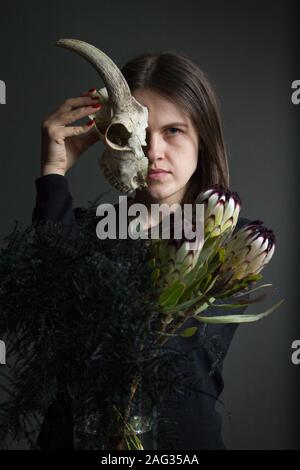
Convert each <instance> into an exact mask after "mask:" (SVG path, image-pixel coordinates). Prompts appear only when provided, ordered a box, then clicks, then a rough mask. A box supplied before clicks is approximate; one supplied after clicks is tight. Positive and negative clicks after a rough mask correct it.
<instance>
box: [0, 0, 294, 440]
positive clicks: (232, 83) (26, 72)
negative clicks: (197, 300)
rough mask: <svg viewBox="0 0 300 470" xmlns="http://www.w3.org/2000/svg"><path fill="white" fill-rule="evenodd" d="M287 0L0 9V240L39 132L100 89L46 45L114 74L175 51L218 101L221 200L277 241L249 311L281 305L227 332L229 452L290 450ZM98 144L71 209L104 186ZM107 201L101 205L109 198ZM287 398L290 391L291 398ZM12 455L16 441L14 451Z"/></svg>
mask: <svg viewBox="0 0 300 470" xmlns="http://www.w3.org/2000/svg"><path fill="white" fill-rule="evenodd" d="M297 18H299V15H298V11H297V10H296V2H294V1H286V2H283V1H281V2H279V1H273V2H271V3H270V2H267V1H257V0H255V1H253V0H252V1H243V2H238V1H229V2H222V1H215V0H213V1H210V2H209V3H208V2H203V1H201V0H200V1H189V0H187V1H185V2H182V1H179V0H172V1H164V0H160V1H153V2H143V1H136V0H135V1H131V2H129V3H125V2H122V1H114V2H112V1H106V0H105V1H93V0H91V1H89V2H82V1H77V0H73V1H72V2H69V1H68V2H67V1H60V2H58V1H51V2H50V1H49V2H47V3H46V2H40V3H37V2H30V1H29V2H27V3H26V4H23V2H19V4H18V2H14V3H11V2H7V5H5V6H4V5H3V3H1V6H0V80H2V81H3V82H5V84H6V104H1V105H0V120H1V127H0V142H1V147H0V158H1V171H0V188H1V198H0V207H1V219H0V220H1V228H0V235H1V237H3V236H5V235H7V234H8V233H10V232H11V230H12V229H13V226H14V220H19V221H21V222H22V223H23V224H25V225H26V224H29V223H30V221H31V213H32V209H33V206H34V202H35V185H34V181H35V179H36V178H37V177H38V176H39V171H40V163H39V155H40V123H41V120H42V118H43V116H44V115H45V114H47V113H49V112H51V111H53V110H54V108H55V107H57V106H58V105H59V104H60V103H61V102H62V101H64V100H65V99H66V98H68V97H74V96H78V95H80V94H81V93H83V92H84V91H86V90H88V89H89V88H92V87H94V86H95V87H100V86H102V83H100V82H99V79H98V76H97V74H96V72H95V71H94V70H93V69H92V67H91V66H90V65H89V64H88V63H87V62H85V61H84V60H83V59H81V58H80V57H79V56H77V55H76V54H74V53H72V52H70V51H66V50H63V49H60V48H57V47H55V46H54V42H55V40H57V39H59V38H64V37H65V38H78V39H82V40H84V41H87V42H90V43H92V44H94V45H96V46H98V47H99V48H100V49H102V50H103V51H105V52H106V53H107V54H108V55H109V56H110V57H111V58H112V59H113V60H114V61H115V62H116V63H117V64H118V65H119V66H120V67H121V66H122V65H123V64H124V63H125V62H126V61H127V60H129V59H130V58H132V57H133V56H134V55H136V54H139V53H142V52H145V51H163V50H173V51H176V52H179V53H183V54H187V55H189V56H190V57H192V58H194V60H195V61H196V62H197V63H198V64H199V65H200V67H202V68H203V69H204V71H205V72H206V73H207V74H208V76H209V78H210V80H211V82H212V84H213V85H214V87H215V89H216V91H217V94H218V96H219V100H220V103H221V112H222V117H223V123H224V131H225V137H226V142H227V146H228V151H229V163H230V170H231V189H232V190H235V191H237V192H238V193H239V195H240V196H241V198H242V202H243V208H242V212H241V215H243V216H245V217H248V218H250V219H252V220H254V219H260V220H263V221H264V222H265V224H266V225H267V226H269V227H272V228H273V230H274V231H275V234H276V236H277V250H276V252H275V255H274V258H273V260H272V262H271V264H270V265H269V267H268V268H267V269H266V270H265V271H264V276H265V277H264V280H265V282H270V283H273V285H274V286H275V287H276V292H275V293H274V297H273V298H272V299H269V300H268V301H266V302H265V303H264V304H261V305H258V306H255V307H254V308H251V309H250V308H248V310H249V312H250V311H253V312H258V311H262V310H264V309H265V308H267V307H268V306H270V305H271V304H272V303H273V302H275V301H277V300H279V299H280V298H282V297H284V298H285V299H286V301H285V303H284V304H283V305H282V306H281V307H280V309H279V310H277V311H276V312H275V313H274V314H273V315H272V316H270V317H268V318H266V319H264V320H262V321H261V322H258V323H254V324H248V325H243V326H239V328H238V330H237V332H236V335H235V337H234V340H233V343H232V346H231V349H230V351H229V353H228V356H227V359H226V362H225V368H224V379H225V390H224V393H223V394H222V397H221V398H222V401H223V402H224V406H221V405H220V406H219V407H218V409H219V410H220V413H222V415H223V416H224V439H225V442H226V444H227V446H228V447H229V448H232V449H292V448H294V449H295V448H298V449H299V448H300V442H299V440H300V439H299V432H297V421H298V418H299V406H298V401H299V400H298V397H299V372H300V365H299V366H298V368H297V366H296V365H293V364H292V362H291V344H292V341H293V340H295V339H299V338H300V328H299V320H298V315H299V312H298V302H297V300H298V295H297V287H296V281H295V280H294V279H296V278H297V274H298V273H297V255H295V252H296V251H295V247H296V232H297V228H298V222H297V218H296V216H295V213H296V210H297V205H296V204H297V203H296V200H297V193H296V191H297V183H298V174H297V163H298V162H297V160H296V159H297V151H299V142H297V139H298V137H297V131H298V132H299V126H298V124H297V120H299V112H300V105H299V106H298V107H297V105H293V104H292V102H291V83H292V81H293V80H296V79H300V73H299V72H300V71H299V68H298V69H297V60H296V53H297V46H296V44H297V42H298V41H297V39H299V38H297V26H298V25H297ZM101 151H102V145H101V144H96V145H95V146H93V148H92V149H90V150H89V152H88V153H87V154H86V155H85V156H84V157H83V158H82V159H81V160H80V161H79V163H78V164H77V166H76V167H75V168H73V169H72V170H71V171H70V172H69V173H68V175H67V178H68V180H69V183H70V187H71V191H72V194H73V197H74V205H75V207H77V206H85V205H86V204H87V202H88V201H91V200H93V199H94V198H95V197H96V196H98V195H99V194H100V193H101V192H102V191H105V190H108V189H110V186H109V185H108V183H107V182H106V181H105V180H104V179H103V177H102V175H101V173H100V170H99V169H98V163H97V159H98V156H99V154H100V153H101ZM117 197H118V193H116V192H115V191H114V190H112V191H111V193H110V194H109V195H108V196H107V198H106V199H107V201H109V202H115V201H117ZM297 392H298V393H297ZM18 446H19V448H20V447H21V446H22V444H18Z"/></svg>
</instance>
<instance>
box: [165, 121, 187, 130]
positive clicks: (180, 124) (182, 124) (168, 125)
mask: <svg viewBox="0 0 300 470" xmlns="http://www.w3.org/2000/svg"><path fill="white" fill-rule="evenodd" d="M175 126H181V127H188V125H187V124H185V123H184V122H171V123H170V124H166V125H165V126H163V127H162V128H163V129H165V128H166V127H175Z"/></svg>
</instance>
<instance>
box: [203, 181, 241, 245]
mask: <svg viewBox="0 0 300 470" xmlns="http://www.w3.org/2000/svg"><path fill="white" fill-rule="evenodd" d="M195 203H196V204H203V203H204V204H205V212H204V219H205V226H204V235H205V237H206V236H208V235H209V236H210V237H216V236H218V235H221V234H222V233H224V231H225V230H226V229H231V231H233V230H234V228H235V226H236V223H237V220H238V216H239V212H240V209H241V205H242V202H241V199H240V197H239V195H238V194H237V193H235V192H231V191H229V190H228V189H225V188H223V187H222V186H219V185H213V186H212V187H211V188H210V189H208V190H207V191H204V192H202V193H200V194H199V195H198V197H197V198H196V201H195Z"/></svg>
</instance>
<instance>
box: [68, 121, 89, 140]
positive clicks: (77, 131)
mask: <svg viewBox="0 0 300 470" xmlns="http://www.w3.org/2000/svg"><path fill="white" fill-rule="evenodd" d="M94 125H95V122H94V121H89V122H87V123H86V124H83V125H82V126H68V127H65V128H64V129H63V131H61V132H62V134H63V137H64V138H66V137H72V136H74V135H81V134H86V133H87V132H89V131H90V130H91V129H92V128H93V126H94ZM96 140H97V139H96V138H95V141H96Z"/></svg>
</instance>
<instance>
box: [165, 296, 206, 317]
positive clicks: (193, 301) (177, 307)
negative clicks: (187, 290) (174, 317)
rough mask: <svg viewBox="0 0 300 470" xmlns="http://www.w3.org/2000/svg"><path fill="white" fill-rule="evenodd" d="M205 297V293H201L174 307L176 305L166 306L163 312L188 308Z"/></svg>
mask: <svg viewBox="0 0 300 470" xmlns="http://www.w3.org/2000/svg"><path fill="white" fill-rule="evenodd" d="M203 298H205V295H204V294H201V295H199V296H198V297H193V298H192V299H190V300H188V301H187V302H183V303H178V304H177V306H176V308H174V306H172V307H168V308H167V307H165V308H163V309H162V313H167V314H171V313H176V312H177V311H179V310H186V309H187V308H189V307H192V306H194V305H196V304H198V303H199V302H200V301H201V300H203Z"/></svg>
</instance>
